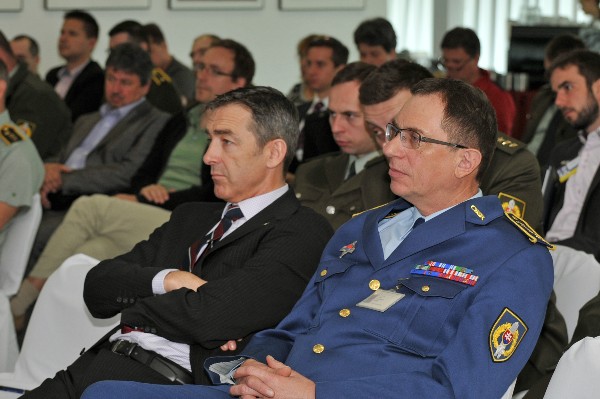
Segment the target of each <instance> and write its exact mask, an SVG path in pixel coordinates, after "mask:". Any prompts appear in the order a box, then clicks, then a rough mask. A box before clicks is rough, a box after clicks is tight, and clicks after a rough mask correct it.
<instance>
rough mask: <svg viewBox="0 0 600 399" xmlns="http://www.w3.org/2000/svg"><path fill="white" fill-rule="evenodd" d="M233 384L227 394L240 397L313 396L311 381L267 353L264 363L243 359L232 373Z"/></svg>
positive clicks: (293, 398) (280, 398)
mask: <svg viewBox="0 0 600 399" xmlns="http://www.w3.org/2000/svg"><path fill="white" fill-rule="evenodd" d="M234 378H235V380H236V384H235V385H234V386H232V387H231V389H230V390H229V393H230V394H231V395H233V396H239V397H241V398H242V399H252V398H276V399H308V398H315V383H314V382H313V381H311V380H309V379H308V378H306V377H304V376H303V375H302V374H300V373H297V372H296V371H294V370H292V369H291V367H289V366H286V365H285V364H283V363H281V362H279V361H277V360H275V358H273V357H272V356H267V364H263V363H260V362H257V361H256V360H253V359H250V360H246V361H245V362H244V363H243V364H242V365H241V366H240V368H238V369H237V370H236V372H235V374H234Z"/></svg>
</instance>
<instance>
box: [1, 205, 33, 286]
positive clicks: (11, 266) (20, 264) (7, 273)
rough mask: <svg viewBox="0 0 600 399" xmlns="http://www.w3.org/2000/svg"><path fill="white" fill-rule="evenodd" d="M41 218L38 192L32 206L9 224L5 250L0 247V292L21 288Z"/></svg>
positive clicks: (4, 245)
mask: <svg viewBox="0 0 600 399" xmlns="http://www.w3.org/2000/svg"><path fill="white" fill-rule="evenodd" d="M41 219H42V205H41V202H40V194H38V193H36V194H34V196H33V199H32V203H31V207H30V208H29V209H28V210H26V211H24V212H23V211H21V212H20V213H18V214H17V215H16V216H15V217H14V219H13V220H12V221H11V224H10V225H9V226H8V230H7V231H6V240H5V241H4V244H3V250H2V249H0V292H1V293H3V294H4V295H6V296H9V297H10V296H12V295H14V294H16V293H17V291H18V290H19V286H20V285H21V280H23V274H25V268H26V267H27V260H28V259H29V253H30V252H31V247H32V246H33V240H34V239H35V235H36V233H37V229H38V227H39V225H40V220H41Z"/></svg>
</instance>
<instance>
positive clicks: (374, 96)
mask: <svg viewBox="0 0 600 399" xmlns="http://www.w3.org/2000/svg"><path fill="white" fill-rule="evenodd" d="M427 77H431V73H430V72H429V71H427V70H426V69H425V68H423V67H422V66H420V65H419V64H416V63H411V62H407V61H404V60H394V61H390V62H387V63H385V64H383V65H382V66H381V67H379V68H377V69H376V70H375V71H374V72H373V73H371V74H370V75H369V76H368V77H367V78H366V79H365V81H364V82H363V84H362V85H361V87H360V101H361V104H362V109H363V112H364V118H365V120H366V125H367V128H368V129H369V130H370V131H372V132H373V134H374V135H375V137H377V138H378V141H379V142H381V143H382V144H383V143H384V142H385V126H386V124H387V123H388V122H389V121H391V120H392V118H393V117H394V115H395V114H397V113H398V112H399V111H400V109H401V108H402V106H403V105H404V103H405V102H406V101H407V100H408V99H409V98H410V97H411V93H410V89H411V88H412V87H413V86H414V85H415V84H417V83H418V82H419V81H421V80H422V79H425V78H427ZM480 188H481V190H482V192H483V194H484V195H496V196H498V197H499V199H500V201H501V203H502V207H503V208H504V209H505V210H506V211H510V212H513V213H515V214H517V215H518V216H519V217H521V218H523V219H524V220H525V221H527V222H528V223H530V224H531V225H533V226H539V225H540V224H541V213H542V210H541V208H542V195H541V182H540V172H539V169H538V166H537V162H536V159H535V157H534V156H533V155H532V154H531V153H530V152H529V151H527V150H526V149H525V147H524V145H523V144H522V143H519V142H518V141H516V140H514V139H510V138H508V137H506V136H505V135H503V134H499V136H498V139H497V140H496V149H495V151H494V155H493V157H492V160H491V162H490V166H489V167H488V168H487V170H486V171H485V172H484V173H483V176H482V178H481V182H480ZM566 344H567V331H566V325H565V322H564V319H563V317H562V316H561V314H560V313H559V312H558V310H557V308H556V299H555V297H554V296H552V298H551V301H550V302H549V303H548V308H547V311H546V318H545V320H544V325H543V328H542V333H541V335H540V338H539V339H538V343H537V345H536V348H535V350H534V352H533V354H532V356H531V357H530V358H529V360H528V362H527V364H526V366H525V368H524V369H523V370H522V371H521V373H520V374H519V379H518V381H517V385H516V389H518V390H519V391H520V390H524V389H527V388H528V387H529V386H531V385H532V384H533V383H534V382H535V381H537V380H538V379H539V378H541V377H542V376H543V375H544V373H546V372H547V370H548V369H551V368H552V367H553V366H555V365H556V363H557V362H558V360H559V358H560V356H561V354H562V351H563V349H564V347H565V345H566Z"/></svg>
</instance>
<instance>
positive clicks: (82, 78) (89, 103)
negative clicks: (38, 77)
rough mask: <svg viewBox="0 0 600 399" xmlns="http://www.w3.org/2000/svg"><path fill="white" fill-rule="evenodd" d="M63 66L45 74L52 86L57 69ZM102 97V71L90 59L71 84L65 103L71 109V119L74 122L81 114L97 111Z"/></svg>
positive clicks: (56, 81) (56, 80)
mask: <svg viewBox="0 0 600 399" xmlns="http://www.w3.org/2000/svg"><path fill="white" fill-rule="evenodd" d="M62 67H63V66H58V67H56V68H52V69H51V70H50V71H48V73H47V74H46V82H48V83H50V84H51V85H52V87H54V86H56V84H57V83H58V71H59V70H60V69H61V68H62ZM103 98H104V71H103V70H102V68H101V67H100V65H98V63H97V62H95V61H90V62H89V63H88V64H87V65H86V66H85V68H83V70H82V71H81V73H80V74H79V75H77V77H76V78H75V80H74V81H73V84H71V87H70V88H69V91H68V92H67V95H66V96H65V99H64V100H65V104H67V107H69V109H70V110H71V120H72V121H73V122H75V120H76V119H77V118H79V117H80V116H81V115H83V114H87V113H90V112H94V111H98V109H100V105H102V99H103Z"/></svg>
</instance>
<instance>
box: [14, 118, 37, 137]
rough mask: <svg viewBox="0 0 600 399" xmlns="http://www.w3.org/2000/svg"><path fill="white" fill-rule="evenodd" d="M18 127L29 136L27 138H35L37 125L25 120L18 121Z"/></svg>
mask: <svg viewBox="0 0 600 399" xmlns="http://www.w3.org/2000/svg"><path fill="white" fill-rule="evenodd" d="M17 125H19V127H20V128H21V129H22V130H23V131H24V132H25V133H26V134H27V136H29V137H31V136H33V133H34V132H35V128H36V124H35V123H33V122H30V121H26V120H25V119H18V120H17Z"/></svg>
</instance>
